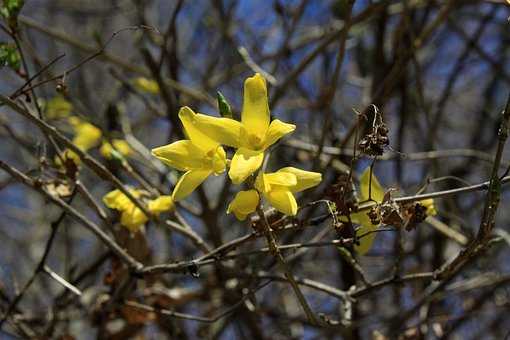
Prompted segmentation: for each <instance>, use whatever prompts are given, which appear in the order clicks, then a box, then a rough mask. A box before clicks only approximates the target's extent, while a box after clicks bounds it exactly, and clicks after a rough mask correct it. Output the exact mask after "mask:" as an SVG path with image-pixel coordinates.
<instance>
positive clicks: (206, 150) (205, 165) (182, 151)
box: [152, 107, 227, 201]
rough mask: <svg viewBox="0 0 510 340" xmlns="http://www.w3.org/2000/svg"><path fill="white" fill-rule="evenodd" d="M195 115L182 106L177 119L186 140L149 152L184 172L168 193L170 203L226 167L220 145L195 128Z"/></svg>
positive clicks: (190, 191) (181, 197)
mask: <svg viewBox="0 0 510 340" xmlns="http://www.w3.org/2000/svg"><path fill="white" fill-rule="evenodd" d="M196 115H197V114H196V113H195V112H193V110H191V109H190V108H189V107H183V108H182V109H181V110H180V112H179V118H180V120H181V122H182V124H183V126H184V131H185V133H186V135H187V137H188V139H186V140H179V141H177V142H174V143H172V144H168V145H165V146H161V147H158V148H155V149H152V154H153V155H154V156H156V157H157V158H159V159H160V160H161V161H162V162H163V163H165V164H167V165H169V166H171V167H173V168H175V169H177V170H180V171H185V174H184V175H182V176H181V178H180V179H179V181H178V182H177V184H176V185H175V188H174V191H173V193H172V198H173V199H174V201H179V200H182V199H183V198H185V197H186V196H188V195H189V194H191V193H192V192H193V190H195V189H196V188H197V187H198V186H199V185H200V184H201V183H202V182H203V181H205V179H206V178H207V177H209V175H211V174H213V173H214V174H215V175H219V174H221V173H223V172H224V171H225V167H226V164H227V156H226V154H225V150H223V148H222V147H221V146H220V144H219V143H218V142H216V141H214V140H213V139H211V138H210V137H209V136H208V135H207V134H206V133H204V132H202V131H201V130H199V129H197V127H196V125H195V121H196V119H195V116H196Z"/></svg>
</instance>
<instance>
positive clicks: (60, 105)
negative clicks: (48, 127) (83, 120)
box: [45, 96, 73, 119]
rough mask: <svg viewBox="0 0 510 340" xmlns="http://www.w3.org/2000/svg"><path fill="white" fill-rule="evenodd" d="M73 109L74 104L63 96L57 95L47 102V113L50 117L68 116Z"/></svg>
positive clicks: (47, 116)
mask: <svg viewBox="0 0 510 340" xmlns="http://www.w3.org/2000/svg"><path fill="white" fill-rule="evenodd" d="M72 110H73V104H71V103H70V102H68V101H67V100H66V99H65V98H64V97H62V96H56V97H54V98H52V99H50V100H48V102H47V103H46V110H45V115H46V118H48V119H58V118H63V117H68V116H69V115H70V114H71V111H72Z"/></svg>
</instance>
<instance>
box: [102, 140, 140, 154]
mask: <svg viewBox="0 0 510 340" xmlns="http://www.w3.org/2000/svg"><path fill="white" fill-rule="evenodd" d="M113 152H118V153H119V154H120V155H122V156H123V157H127V156H129V155H130V154H131V153H132V150H131V147H130V146H129V144H128V142H126V141H125V140H123V139H113V140H112V141H111V143H110V142H108V141H103V144H101V147H100V148H99V153H100V154H101V155H102V156H103V157H104V158H106V159H112V158H113Z"/></svg>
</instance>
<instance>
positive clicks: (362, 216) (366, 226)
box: [351, 211, 378, 255]
mask: <svg viewBox="0 0 510 340" xmlns="http://www.w3.org/2000/svg"><path fill="white" fill-rule="evenodd" d="M351 220H352V221H353V222H354V221H356V222H357V223H359V224H360V227H359V228H358V230H357V231H356V236H358V237H360V236H362V237H361V238H360V239H359V245H358V244H356V245H354V250H356V252H357V253H358V254H360V255H364V254H366V253H367V252H368V251H369V250H370V248H372V245H373V243H374V240H375V236H376V235H377V233H375V232H372V231H374V230H376V229H377V228H378V225H374V224H372V221H371V220H370V217H368V215H367V212H366V211H360V212H358V213H355V214H351ZM369 232H370V234H367V233H369Z"/></svg>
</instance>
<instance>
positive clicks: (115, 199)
mask: <svg viewBox="0 0 510 340" xmlns="http://www.w3.org/2000/svg"><path fill="white" fill-rule="evenodd" d="M129 192H130V193H131V194H132V195H133V196H134V197H135V198H141V196H142V193H141V192H140V191H139V190H135V189H130V190H129ZM103 202H104V204H105V205H106V206H107V207H108V208H110V209H115V210H118V211H119V212H120V213H121V216H120V224H122V225H123V226H125V227H126V228H128V229H129V230H130V231H132V232H136V231H138V230H139V229H140V226H141V225H142V224H144V223H146V222H147V221H148V220H149V219H148V217H147V216H146V215H145V214H144V213H143V211H142V210H140V208H138V207H137V206H136V205H135V204H134V203H133V202H132V201H131V200H130V199H129V198H128V197H127V196H126V195H124V194H123V193H122V192H121V191H120V190H113V191H110V192H109V193H107V194H106V195H105V196H104V197H103ZM146 203H147V207H148V209H149V211H150V212H151V213H153V214H155V215H159V214H160V213H162V212H165V211H169V210H172V209H173V208H174V203H173V200H172V198H171V197H170V196H167V195H163V196H159V197H158V198H156V199H153V200H146Z"/></svg>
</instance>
